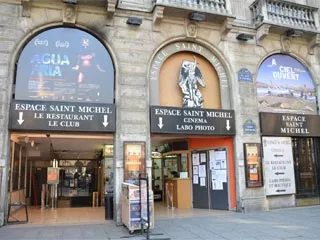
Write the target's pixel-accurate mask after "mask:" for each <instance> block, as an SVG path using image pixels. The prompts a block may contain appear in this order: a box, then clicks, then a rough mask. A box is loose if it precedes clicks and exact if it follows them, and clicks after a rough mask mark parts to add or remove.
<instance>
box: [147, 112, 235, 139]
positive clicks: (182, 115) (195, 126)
mask: <svg viewBox="0 0 320 240" xmlns="http://www.w3.org/2000/svg"><path fill="white" fill-rule="evenodd" d="M150 114H151V131H152V132H153V133H188V134H205V135H208V134H226V135H234V134H235V121H234V111H232V110H215V109H190V108H174V107H160V106H152V107H151V111H150Z"/></svg>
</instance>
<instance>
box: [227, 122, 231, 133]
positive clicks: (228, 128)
mask: <svg viewBox="0 0 320 240" xmlns="http://www.w3.org/2000/svg"><path fill="white" fill-rule="evenodd" d="M230 128H231V127H230V122H229V120H227V126H226V129H227V130H228V131H229V130H230Z"/></svg>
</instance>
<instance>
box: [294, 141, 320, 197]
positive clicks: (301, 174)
mask: <svg viewBox="0 0 320 240" xmlns="http://www.w3.org/2000/svg"><path fill="white" fill-rule="evenodd" d="M292 145H293V156H294V166H295V178H296V179H295V180H296V192H297V195H296V196H297V198H310V197H318V196H319V175H320V174H319V173H320V169H319V163H318V161H317V160H318V159H317V158H318V157H319V147H320V146H319V139H315V138H292Z"/></svg>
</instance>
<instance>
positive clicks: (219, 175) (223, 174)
mask: <svg viewBox="0 0 320 240" xmlns="http://www.w3.org/2000/svg"><path fill="white" fill-rule="evenodd" d="M216 180H218V181H221V182H227V171H226V170H216Z"/></svg>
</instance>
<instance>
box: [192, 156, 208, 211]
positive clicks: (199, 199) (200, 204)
mask: <svg viewBox="0 0 320 240" xmlns="http://www.w3.org/2000/svg"><path fill="white" fill-rule="evenodd" d="M206 159H207V152H206V151H201V152H194V153H192V176H193V181H192V187H193V207H194V208H203V209H208V208H209V193H208V191H209V186H208V178H207V176H208V175H207V171H208V170H207V161H206Z"/></svg>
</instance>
